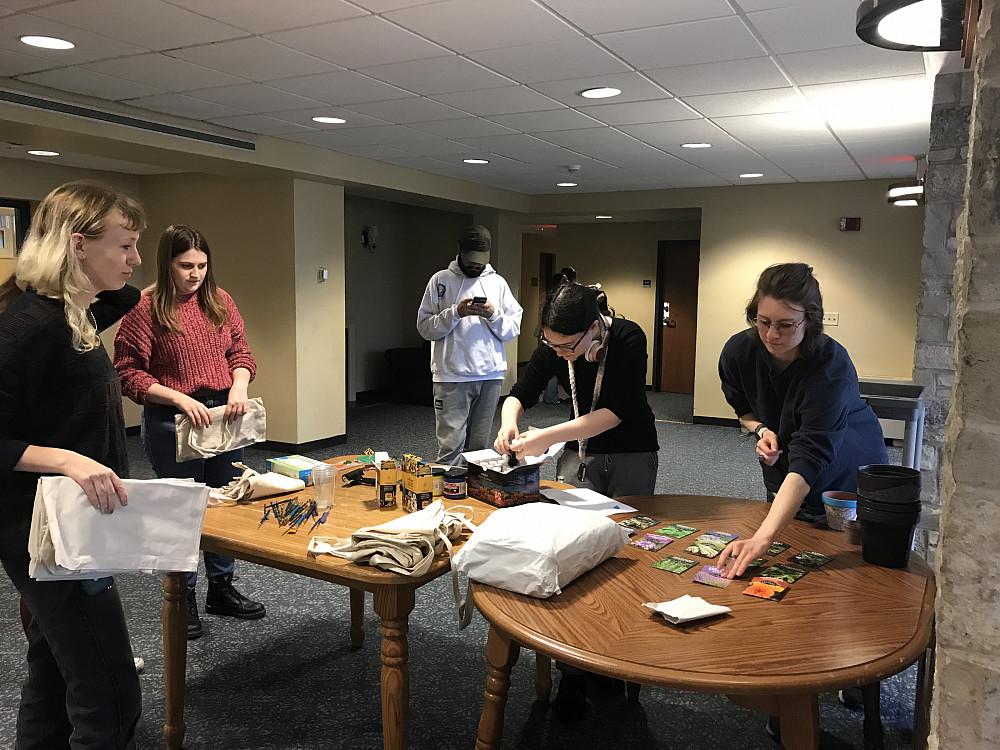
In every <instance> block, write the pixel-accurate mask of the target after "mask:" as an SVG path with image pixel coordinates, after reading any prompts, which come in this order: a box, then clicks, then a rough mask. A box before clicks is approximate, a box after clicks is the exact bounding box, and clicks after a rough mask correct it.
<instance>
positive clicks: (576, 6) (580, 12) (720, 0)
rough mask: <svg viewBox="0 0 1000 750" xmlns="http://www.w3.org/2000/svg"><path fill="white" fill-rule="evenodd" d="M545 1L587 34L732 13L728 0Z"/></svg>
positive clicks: (663, 24) (660, 24)
mask: <svg viewBox="0 0 1000 750" xmlns="http://www.w3.org/2000/svg"><path fill="white" fill-rule="evenodd" d="M545 4H546V5H548V6H549V7H550V8H552V10H554V11H555V12H556V13H559V14H560V15H561V16H563V17H564V18H567V19H569V21H570V22H572V23H574V24H576V25H577V26H579V27H580V28H581V29H583V30H584V31H586V32H587V33H588V34H601V33H604V32H608V31H621V30H625V29H639V28H645V27H647V26H665V25H667V24H672V23H682V22H684V21H697V20H700V19H704V18H716V17H719V16H731V15H733V10H732V8H730V7H729V3H727V2H726V0H670V2H651V1H650V0H615V2H589V3H586V2H584V3H581V2H580V0H545Z"/></svg>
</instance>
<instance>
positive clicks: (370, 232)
mask: <svg viewBox="0 0 1000 750" xmlns="http://www.w3.org/2000/svg"><path fill="white" fill-rule="evenodd" d="M361 247H363V248H364V249H365V250H367V251H368V252H370V253H372V254H374V253H375V248H376V247H378V227H377V226H375V225H374V224H371V225H368V226H365V227H363V228H362V229H361Z"/></svg>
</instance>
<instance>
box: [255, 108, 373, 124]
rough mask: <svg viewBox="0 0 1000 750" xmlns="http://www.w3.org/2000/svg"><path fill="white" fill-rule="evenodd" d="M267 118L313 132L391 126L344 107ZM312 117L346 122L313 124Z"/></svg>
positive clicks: (306, 110) (291, 111) (284, 113)
mask: <svg viewBox="0 0 1000 750" xmlns="http://www.w3.org/2000/svg"><path fill="white" fill-rule="evenodd" d="M268 114H269V116H271V117H274V118H276V119H279V120H284V121H285V122H290V123H293V124H296V125H303V126H305V127H307V128H313V129H315V130H349V129H351V128H370V127H374V126H375V125H391V124H392V123H390V122H387V121H385V120H381V119H379V118H378V117H371V116H369V115H363V114H361V113H360V112H355V111H354V110H353V109H346V108H344V107H316V108H310V109H293V110H284V111H275V112H269V113H268ZM314 117H339V118H341V119H342V120H347V122H342V123H330V122H328V123H322V122H313V119H312V118H314Z"/></svg>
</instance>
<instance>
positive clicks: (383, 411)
mask: <svg viewBox="0 0 1000 750" xmlns="http://www.w3.org/2000/svg"><path fill="white" fill-rule="evenodd" d="M658 398H660V394H650V399H651V402H653V408H654V411H656V412H657V415H658V417H659V415H660V414H662V413H667V412H666V409H667V408H668V407H666V406H664V405H662V404H658V403H657V399H658ZM661 407H663V408H662V410H661ZM567 409H568V407H567V406H565V405H561V406H541V405H540V406H538V407H536V408H535V409H532V410H530V411H529V412H528V417H529V419H530V421H531V424H534V425H538V426H544V425H548V424H552V423H554V422H556V421H559V420H561V419H563V418H565V414H566V413H567ZM433 425H434V417H433V412H432V410H431V409H429V408H425V407H417V406H399V405H396V404H391V405H390V404H378V405H374V406H370V407H366V408H357V409H352V410H351V411H350V412H349V416H348V434H349V439H348V442H347V444H346V445H344V446H339V447H338V448H337V449H335V450H332V451H331V450H328V451H318V452H316V454H315V455H316V456H317V457H323V458H325V457H327V456H328V455H331V454H333V453H337V454H341V453H355V452H359V451H361V450H363V449H364V448H366V447H369V446H370V447H373V448H379V449H386V450H389V451H391V452H393V453H394V454H398V453H402V452H404V451H407V452H414V453H418V454H420V455H424V456H429V457H430V456H433V455H434V437H433V435H434V430H433ZM657 430H658V433H659V439H660V475H659V477H658V480H657V486H656V489H657V492H676V493H698V494H711V495H735V496H742V497H748V498H754V499H758V500H762V499H763V497H764V491H763V486H762V485H761V481H760V471H759V469H758V468H757V464H756V462H755V460H754V458H753V452H752V450H750V446H749V444H748V441H747V438H746V437H741V436H740V434H739V433H738V432H737V431H736V430H735V429H731V428H720V427H707V426H700V425H690V424H687V425H684V424H673V423H669V422H658V423H657ZM130 447H131V453H132V455H131V459H132V475H133V476H134V477H137V478H144V477H150V476H152V473H151V469H150V467H149V464H148V462H147V461H146V459H145V456H143V455H142V451H141V448H140V447H139V444H138V439H137V438H133V439H130ZM267 455H271V454H268V453H266V452H264V451H259V450H254V451H249V452H248V456H247V458H248V461H249V463H250V464H252V465H254V466H256V467H258V468H262V466H263V460H264V458H265V457H266V456H267ZM547 468H548V467H547ZM551 471H552V470H551V468H548V472H549V478H551ZM237 575H238V577H239V580H238V581H237V585H238V586H239V587H240V588H241V589H242V590H243V591H244V592H245V593H247V594H248V595H250V596H252V597H254V598H257V599H260V600H261V601H263V602H264V603H265V604H266V605H267V608H268V616H267V617H266V618H264V619H263V620H259V621H257V622H237V621H234V620H228V619H223V618H214V617H211V616H206V617H205V618H204V621H205V636H204V637H203V638H201V639H200V640H198V641H192V642H191V643H190V644H189V648H188V677H187V702H186V712H187V713H186V720H187V727H188V731H187V742H186V744H185V747H187V748H188V749H189V750H195V749H197V748H206V749H207V748H213V749H215V748H226V749H227V750H228V749H230V748H233V749H236V748H239V749H242V748H268V749H271V750H298V749H301V750H306V749H307V748H309V749H323V750H330V749H332V748H344V749H345V750H377V749H378V748H381V746H382V737H381V719H380V710H379V699H378V696H379V648H378V633H377V618H376V617H375V616H374V614H373V613H372V611H371V602H370V599H369V601H368V608H367V609H368V615H367V617H366V621H365V638H366V642H365V647H364V648H362V649H360V650H358V651H352V650H351V649H350V647H349V628H350V618H349V608H348V599H347V591H346V589H343V588H341V587H337V586H331V585H328V584H324V583H321V582H319V581H313V580H311V579H307V578H303V577H300V576H295V575H291V574H287V573H283V572H280V571H276V570H271V569H268V568H261V567H258V566H255V565H251V564H249V563H238V564H237ZM119 587H120V589H121V593H122V598H123V600H124V602H125V606H126V614H127V616H128V620H129V628H130V631H131V634H132V639H133V647H134V650H135V652H136V654H137V655H140V656H142V657H143V658H144V659H145V661H146V671H145V673H144V674H143V676H142V678H141V682H142V686H143V700H144V716H143V722H142V726H141V729H140V733H139V742H138V747H139V748H155V747H162V724H163V662H162V648H161V643H160V608H161V604H162V599H161V589H160V581H159V580H158V579H154V578H152V577H149V576H143V575H129V576H122V577H121V578H120V579H119ZM199 588H200V591H199V598H200V599H201V600H202V602H203V601H204V588H203V587H202V586H200V587H199ZM16 604H17V597H16V593H15V592H14V590H13V588H12V587H11V585H10V583H9V581H8V580H7V579H6V577H0V671H2V673H3V674H6V675H7V678H6V679H4V680H3V681H0V747H13V744H14V721H15V716H16V713H17V701H18V692H19V686H20V683H21V681H22V679H23V674H24V672H23V669H24V668H23V660H24V646H25V643H24V638H23V635H22V634H21V632H20V625H19V621H18V619H17V606H16ZM485 640H486V625H485V622H484V621H483V619H482V618H481V617H479V616H476V617H475V618H474V620H473V623H472V625H470V626H469V628H468V629H466V630H464V631H461V632H460V631H458V630H457V627H456V625H455V614H454V608H453V605H452V601H451V591H450V582H449V581H448V580H447V579H446V578H441V579H438V580H437V581H435V582H433V583H431V584H429V585H427V586H425V587H424V588H422V589H421V590H420V593H419V594H418V596H417V604H416V608H415V609H414V611H413V614H412V615H411V617H410V717H411V718H410V747H411V748H413V749H414V750H450V749H451V748H454V749H455V750H458V749H459V748H461V749H462V750H469V748H472V747H473V745H474V744H475V731H476V727H477V723H478V718H479V711H480V708H481V706H482V691H483V681H484V678H485V663H484V660H483V653H484V647H485ZM533 678H534V664H533V655H532V654H531V652H528V651H524V652H522V656H521V660H520V662H519V664H518V666H517V667H516V668H515V670H514V677H513V681H512V686H511V692H510V699H509V702H508V705H507V712H506V722H505V725H504V740H503V747H504V748H511V749H513V748H518V749H519V750H543V749H545V750H561V749H562V748H566V749H570V748H573V749H574V750H576V749H579V748H594V749H595V750H596V749H602V750H603V749H604V748H607V749H608V750H611V749H616V748H640V747H641V748H660V749H662V750H667V749H668V748H670V749H671V750H687V749H689V748H690V749H692V750H695V749H697V750H715V749H716V748H718V749H719V750H723V749H724V750H751V749H756V748H760V749H761V750H767V749H769V748H773V747H776V746H775V745H774V744H773V743H772V742H771V740H770V739H769V738H768V737H767V735H766V734H765V733H764V729H763V719H762V717H761V716H759V715H757V714H755V713H753V712H752V711H749V710H746V709H742V708H738V707H736V706H734V705H732V704H730V703H729V702H728V701H727V700H726V699H725V698H722V697H720V696H710V695H701V694H697V693H683V692H678V691H671V690H660V689H656V688H649V687H645V688H643V689H642V693H641V696H640V704H641V705H639V706H628V705H626V704H625V703H624V700H623V699H622V700H611V701H608V702H607V703H604V704H599V705H597V706H596V707H595V709H594V710H592V711H591V712H590V714H589V715H588V717H587V719H585V720H584V721H583V722H581V723H579V724H575V725H570V726H565V725H562V724H560V723H559V722H556V721H554V720H553V719H552V718H551V714H550V712H549V710H548V708H547V707H546V706H541V705H537V704H534V703H533V699H534V688H533V681H534V680H533ZM913 692H914V673H913V670H912V669H911V670H908V671H907V672H904V673H902V674H901V675H898V676H896V677H894V678H892V679H890V680H887V681H885V682H884V683H883V685H882V714H883V720H884V722H885V725H886V748H887V750H902V749H903V748H906V747H909V742H910V727H911V726H912V721H913V716H912V704H913ZM861 719H862V717H861V713H860V712H856V711H851V710H848V709H846V708H844V707H843V706H841V705H840V704H839V703H838V702H837V701H836V699H835V697H834V696H832V695H824V696H822V697H821V701H820V721H821V725H822V728H823V737H822V742H821V748H823V750H847V749H848V748H861V747H862V739H861Z"/></svg>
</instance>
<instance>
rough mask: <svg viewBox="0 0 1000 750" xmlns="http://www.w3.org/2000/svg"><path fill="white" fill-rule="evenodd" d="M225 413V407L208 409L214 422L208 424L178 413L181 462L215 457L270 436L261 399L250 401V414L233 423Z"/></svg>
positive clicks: (175, 420)
mask: <svg viewBox="0 0 1000 750" xmlns="http://www.w3.org/2000/svg"><path fill="white" fill-rule="evenodd" d="M225 414H226V407H225V406H213V407H212V408H211V409H209V410H208V415H209V416H210V417H211V418H212V422H211V424H209V425H208V426H207V427H195V426H194V425H192V424H191V420H190V419H189V418H188V417H187V415H185V414H177V415H175V416H174V426H175V428H176V433H177V434H176V445H175V448H176V453H177V461H178V462H179V463H180V462H183V461H193V460H194V459H196V458H212V456H218V455H220V454H222V453H226V452H227V451H234V450H236V449H237V448H245V447H246V446H248V445H253V444H254V443H260V442H263V441H264V440H266V439H267V412H265V411H264V402H263V401H261V400H260V399H259V398H252V399H250V400H249V401H247V412H246V414H244V415H242V416H240V417H237V418H236V420H235V421H233V422H226V420H225Z"/></svg>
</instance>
